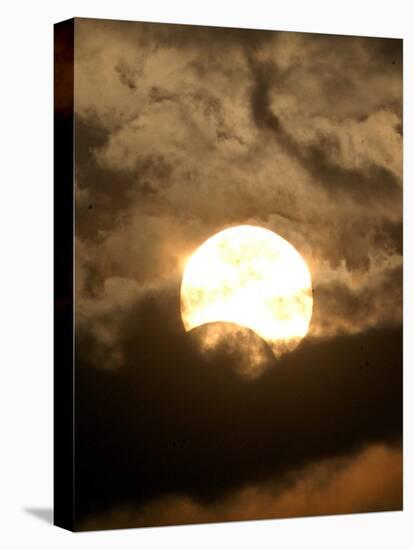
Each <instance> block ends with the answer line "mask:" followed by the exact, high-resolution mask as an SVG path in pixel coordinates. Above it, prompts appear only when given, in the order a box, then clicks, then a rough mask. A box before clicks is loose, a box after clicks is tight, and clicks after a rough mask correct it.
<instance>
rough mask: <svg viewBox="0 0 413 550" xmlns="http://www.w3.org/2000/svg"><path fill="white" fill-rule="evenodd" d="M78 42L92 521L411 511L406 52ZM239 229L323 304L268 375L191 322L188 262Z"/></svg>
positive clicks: (82, 483)
mask: <svg viewBox="0 0 413 550" xmlns="http://www.w3.org/2000/svg"><path fill="white" fill-rule="evenodd" d="M76 40H77V43H76V59H75V110H76V121H75V122H76V126H75V148H76V157H75V161H76V346H77V364H76V389H77V398H76V407H77V410H76V422H77V441H76V453H77V457H76V458H77V470H76V494H77V500H78V502H77V510H78V521H79V522H80V524H82V525H85V524H84V523H83V522H86V521H88V520H87V518H99V517H101V518H106V520H105V521H107V526H109V525H114V526H115V525H116V522H117V521H118V522H119V524H123V523H124V522H127V521H129V520H131V521H132V518H133V521H134V522H135V521H142V522H147V523H151V522H152V521H155V519H154V518H155V517H159V518H160V519H159V521H165V522H166V523H167V522H169V521H179V517H180V518H188V520H191V518H192V519H194V520H195V521H203V520H204V519H203V518H217V517H218V516H219V517H220V518H222V517H227V518H230V517H234V518H235V516H236V515H237V514H238V517H242V514H243V513H245V514H252V515H253V514H257V515H258V516H259V517H262V516H263V515H264V514H265V510H266V509H268V510H270V511H271V514H274V515H277V516H279V517H283V515H294V513H295V512H294V510H295V511H296V512H297V514H307V513H311V514H313V513H315V514H317V513H335V512H342V511H352V510H358V511H365V510H376V509H389V508H393V507H396V508H397V507H398V506H399V504H400V493H399V492H398V491H399V478H400V469H398V466H397V464H398V460H399V454H398V453H397V452H396V454H394V451H393V450H390V449H389V448H388V445H390V444H393V443H394V442H396V443H397V442H399V440H400V434H401V344H402V338H401V322H402V300H401V293H402V277H401V275H402V273H401V272H402V127H401V124H402V76H401V75H402V73H401V69H402V66H401V65H402V56H401V53H402V52H401V41H399V40H388V39H368V38H359V37H333V36H320V35H311V34H300V33H284V32H275V33H271V32H265V31H246V30H239V29H230V30H228V29H211V28H202V27H191V26H180V25H177V26H175V25H173V26H172V25H159V24H138V23H128V22H100V21H94V20H77V22H76ZM238 224H251V225H258V226H262V227H265V228H267V229H270V230H272V231H275V232H276V233H278V234H279V235H281V236H282V237H284V238H285V239H287V240H288V241H289V242H291V243H292V244H293V245H294V246H295V247H296V248H297V250H298V251H299V252H300V253H301V254H302V256H303V257H304V259H305V260H306V262H307V264H308V266H309V268H310V271H311V274H312V280H313V287H314V314H313V320H312V325H311V329H310V333H309V335H308V337H307V338H306V339H305V340H304V341H302V343H301V344H300V346H299V347H298V348H297V349H296V350H294V351H293V352H291V353H290V354H288V355H285V356H284V357H283V358H282V359H281V360H280V361H278V362H274V361H273V359H272V358H271V357H270V358H269V359H268V361H269V362H270V363H271V364H270V365H269V368H267V369H266V370H265V371H264V372H262V375H261V376H259V377H255V378H254V377H249V378H248V377H245V376H244V377H243V376H240V375H239V372H240V370H241V371H243V372H244V373H245V369H247V370H248V367H249V366H251V364H248V360H249V359H251V356H248V353H247V354H245V346H243V345H241V340H242V334H241V335H238V336H235V337H234V338H233V339H232V340H231V341H230V340H227V341H225V340H224V341H223V343H222V345H219V346H217V347H215V348H214V349H212V350H210V351H208V353H203V352H202V349H201V348H200V346H199V342H198V341H197V337H196V334H195V332H194V333H189V334H187V333H185V331H184V330H183V326H182V321H181V319H180V311H179V310H180V307H179V306H180V304H179V287H180V282H181V277H182V272H183V269H184V265H185V261H186V259H187V258H188V256H189V255H190V254H191V253H192V252H193V251H194V250H195V249H196V248H197V247H198V246H199V245H201V244H202V243H203V242H204V241H205V240H206V239H207V238H208V237H210V236H211V235H213V234H215V233H217V232H218V231H220V230H222V229H224V228H226V227H229V226H232V225H238ZM241 332H242V331H241ZM244 336H245V334H244ZM240 338H241V340H240ZM244 340H245V341H246V342H247V348H248V350H249V352H251V350H252V349H255V350H258V351H257V353H258V355H259V354H263V355H264V356H265V355H266V348H265V344H263V342H262V341H261V340H259V339H258V337H257V336H256V335H255V334H253V333H248V334H247V335H246V338H245V339H244ZM246 358H247V364H246V363H245V361H246ZM383 445H384V446H385V448H383ZM362 449H365V451H363V450H362ZM350 456H352V457H353V458H352V459H348V458H345V457H350ZM337 461H338V462H337ZM343 461H344V463H343ZM375 464H379V465H380V467H378V469H377V470H375V469H374V468H375ZM336 467H337V468H336ZM317 468H318V469H317ZM331 468H332V469H333V470H334V475H333V474H332V473H331V472H332V470H331ZM320 471H321V472H324V471H325V475H326V477H327V481H326V484H325V486H322V487H320V486H319V485H317V490H316V491H315V492H314V493H312V489H313V488H314V483H318V481H317V482H316V480H319V479H320V476H321V477H323V476H324V474H323V475H321V474H320V473H319V472H320ZM382 471H386V473H387V472H388V473H389V476H388V477H386V481H385V486H384V487H382V488H381V489H380V487H379V485H378V481H377V480H378V479H380V476H381V472H382ZM317 472H318V473H317ZM370 473H371V476H370ZM330 474H331V475H330ZM393 474H394V475H393ZM291 476H292V477H291ZM286 480H289V481H288V483H287V482H286ZM306 480H307V481H306ZM284 483H285V485H283V484H284ZM308 487H309V488H310V489H311V490H309V491H307V488H308ZM347 487H348V489H349V490H348V492H347V491H346V489H347ZM306 491H307V492H306ZM380 491H381V492H380ZM351 492H352V493H351ZM308 493H309V494H308ZM350 493H351V494H353V495H354V501H353V500H352V496H351V494H350ZM367 493H369V494H371V495H372V496H371V499H370V500H369V498H367V497H366V498H367V500H365V499H364V496H363V495H365V494H367ZM334 494H338V495H340V499H339V501H337V503H335V501H334V498H333V496H334ZM317 495H319V496H320V499H319V500H317ZM130 503H132V505H133V510H131V508H130V507H129V506H130ZM254 503H255V504H254ZM132 505H131V506H132ZM254 506H255V508H254ZM171 507H172V508H174V509H176V510H177V511H178V512H179V513H178V512H177V514H178V516H179V517H178V518H176V517H175V518H174V517H173V516H172V515H171ZM124 508H125V510H126V511H125V512H122V509H124ZM108 510H114V512H113V513H114V514H118V512H116V510H120V512H119V514H120V515H116V518H117V519H114V518H115V516H113V517H112V515H111V514H112V512H108V513H109V515H107V514H106V513H105V511H108ZM226 510H227V512H226ZM243 511H244V512H243ZM100 514H103V515H102V516H100ZM124 514H126V516H125V515H124ZM225 514H227V515H225ZM231 514H233V516H231ZM125 518H126V519H125ZM128 518H129V519H128ZM91 521H92V520H91ZM96 521H98V519H96ZM99 521H100V520H99ZM102 521H103V520H102ZM134 524H135V523H134ZM89 525H90V524H89Z"/></svg>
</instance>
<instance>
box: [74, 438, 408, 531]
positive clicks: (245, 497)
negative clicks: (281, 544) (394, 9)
mask: <svg viewBox="0 0 413 550" xmlns="http://www.w3.org/2000/svg"><path fill="white" fill-rule="evenodd" d="M402 469H403V468H402V453H401V451H400V450H399V449H397V448H392V447H388V446H380V445H372V446H370V447H367V448H366V449H364V450H363V451H361V452H360V453H358V454H355V455H354V456H350V457H345V458H343V457H342V458H340V459H333V460H328V461H321V462H319V463H317V464H312V465H311V466H307V467H306V468H303V469H301V470H298V471H291V472H289V473H288V474H287V475H286V476H285V477H283V478H281V479H278V480H276V481H271V482H267V483H265V484H258V485H247V486H245V487H243V488H241V489H238V490H236V491H234V492H232V493H229V494H228V495H227V496H226V497H225V498H224V499H222V500H215V501H212V502H199V501H197V500H195V499H194V498H191V497H190V496H188V495H185V496H176V495H170V496H167V497H164V498H159V499H156V500H153V501H151V502H149V503H148V504H146V505H145V506H143V507H142V506H141V507H139V506H135V507H134V506H133V505H129V506H121V507H118V508H112V509H111V510H109V511H108V512H105V513H102V514H97V515H95V516H92V517H89V518H88V519H87V520H86V521H84V522H83V523H82V524H81V526H80V529H81V530H91V529H112V528H115V529H116V528H117V529H119V528H127V527H138V526H155V525H176V524H178V525H180V524H184V523H205V522H219V521H240V520H245V519H250V518H251V517H254V518H255V519H270V518H290V517H296V516H317V515H322V514H345V513H347V514H348V513H362V512H371V511H374V512H381V511H388V510H400V509H401V507H402V502H403V496H402V492H403V483H402ZM377 480H380V482H379V483H378V481H377Z"/></svg>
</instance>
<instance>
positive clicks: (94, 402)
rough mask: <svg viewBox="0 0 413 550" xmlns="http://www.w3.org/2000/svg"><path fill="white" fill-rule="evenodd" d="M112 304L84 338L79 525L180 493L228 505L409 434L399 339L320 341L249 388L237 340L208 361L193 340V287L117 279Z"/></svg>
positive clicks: (79, 385)
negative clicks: (189, 311) (188, 329)
mask: <svg viewBox="0 0 413 550" xmlns="http://www.w3.org/2000/svg"><path fill="white" fill-rule="evenodd" d="M115 283H116V284H115ZM133 294H134V296H135V297H134V299H130V296H131V295H133ZM104 304H105V306H104V307H103V304H102V306H100V308H103V309H99V310H97V311H95V312H94V316H93V320H92V318H90V317H89V318H88V317H87V316H85V317H84V318H82V319H81V322H79V325H78V328H77V332H76V349H77V364H76V429H77V440H76V453H77V455H76V456H77V470H76V472H77V473H76V494H77V499H78V502H77V509H78V513H79V520H81V519H82V518H85V517H86V516H87V515H88V514H90V513H92V512H94V511H98V510H104V509H105V508H107V507H108V506H114V505H117V504H118V503H122V502H128V501H130V500H134V502H136V503H137V504H139V505H140V504H143V503H145V502H147V501H149V500H152V499H154V498H157V497H160V496H162V495H165V494H170V493H175V492H177V491H178V492H182V493H184V494H187V495H189V496H191V497H193V498H194V499H196V500H199V499H201V500H202V499H204V498H207V499H214V498H220V497H222V496H223V495H224V494H226V493H227V492H228V491H231V490H235V489H236V488H237V487H239V486H242V485H244V484H248V485H251V484H252V485H255V484H257V483H264V482H266V480H268V479H270V478H272V477H274V476H276V475H282V474H283V473H284V472H286V471H287V470H290V469H292V468H293V469H296V468H301V467H304V466H305V465H306V464H309V463H312V462H317V461H319V460H323V459H328V457H334V456H336V455H340V454H346V453H347V454H348V453H352V452H354V451H356V450H357V449H358V448H360V447H362V446H365V445H368V444H370V443H374V442H377V441H383V442H385V441H397V440H398V439H399V437H400V433H401V402H402V401H401V383H402V378H401V377H402V368H401V364H402V353H401V342H402V338H401V331H400V330H399V329H391V328H388V329H381V330H378V329H372V330H370V331H367V332H363V333H359V334H357V335H351V336H341V337H339V336H336V337H335V338H334V339H329V338H326V339H323V338H321V339H320V338H317V339H316V338H308V339H306V340H303V341H302V343H301V344H300V345H299V346H298V348H296V349H295V350H294V351H292V352H291V353H289V354H288V355H285V356H283V357H282V358H281V359H279V360H278V361H277V362H275V363H274V364H273V365H272V368H268V369H267V370H265V371H264V372H263V373H262V375H261V376H259V377H257V378H245V377H243V376H240V375H239V369H240V367H241V366H242V361H243V360H245V357H244V356H243V354H244V352H245V350H244V349H243V347H242V346H238V345H237V342H235V341H233V342H231V341H230V342H228V345H226V344H225V342H223V343H222V345H220V346H219V347H217V348H214V349H213V350H211V351H210V352H209V353H207V354H205V353H203V352H202V350H201V349H200V347H199V345H198V343H197V338H196V337H195V336H196V335H195V334H194V335H192V333H189V334H188V333H185V331H184V328H183V326H182V323H181V320H180V318H179V307H177V305H178V304H179V288H176V287H169V286H167V285H165V286H164V287H160V288H157V289H153V290H152V291H150V292H149V291H146V292H143V293H139V292H138V291H137V289H136V288H135V289H127V291H126V289H125V288H124V286H123V284H122V281H121V280H118V281H113V284H112V286H111V287H108V288H107V289H106V298H105V300H104ZM105 308H107V309H105ZM88 311H90V309H88ZM252 337H254V335H253V334H252V335H251V338H252ZM255 338H258V337H255Z"/></svg>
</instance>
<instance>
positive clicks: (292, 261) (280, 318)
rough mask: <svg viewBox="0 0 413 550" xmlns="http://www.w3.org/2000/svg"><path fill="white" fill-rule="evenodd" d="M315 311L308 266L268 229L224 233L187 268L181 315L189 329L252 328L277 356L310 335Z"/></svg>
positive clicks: (208, 242)
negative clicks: (209, 325) (213, 325)
mask: <svg viewBox="0 0 413 550" xmlns="http://www.w3.org/2000/svg"><path fill="white" fill-rule="evenodd" d="M312 309H313V295H312V284H311V274H310V271H309V269H308V266H307V264H306V262H305V261H304V259H303V258H302V256H301V255H300V254H299V253H298V251H297V250H296V249H295V248H294V247H293V246H292V245H291V244H290V243H289V242H288V241H286V240H285V239H283V238H282V237H280V236H279V235H277V234H276V233H274V232H272V231H269V230H268V229H264V228H262V227H255V226H251V225H240V226H236V227H231V228H229V229H225V230H223V231H220V232H219V233H217V234H215V235H213V236H212V237H211V238H209V239H208V240H206V241H205V242H204V243H203V244H202V245H201V246H200V247H199V248H198V249H197V250H195V252H194V253H193V254H192V255H191V256H190V258H189V259H188V261H187V263H186V265H185V269H184V273H183V278H182V285H181V315H182V321H183V324H184V327H185V330H187V331H189V330H191V329H193V328H195V327H198V326H201V325H204V324H207V323H216V322H224V323H235V324H237V325H240V326H243V327H246V328H249V329H251V330H253V331H254V332H255V333H256V334H258V335H259V336H260V337H261V338H263V339H264V340H265V341H266V342H267V343H268V344H269V345H270V347H271V349H272V350H273V353H274V354H275V355H276V356H279V355H281V354H282V353H284V352H285V351H289V350H291V349H293V348H294V347H296V345H297V344H298V343H299V341H300V340H301V339H302V338H303V337H304V336H305V335H306V334H307V332H308V329H309V325H310V321H311V315H312Z"/></svg>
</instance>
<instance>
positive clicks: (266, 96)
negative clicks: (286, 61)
mask: <svg viewBox="0 0 413 550" xmlns="http://www.w3.org/2000/svg"><path fill="white" fill-rule="evenodd" d="M251 65H252V69H253V71H254V75H255V79H254V86H253V90H252V93H251V110H252V114H253V116H254V119H255V121H256V123H257V125H258V127H260V128H263V129H266V130H269V131H271V132H272V133H273V134H274V136H275V137H276V139H277V141H278V143H279V144H280V145H281V147H282V148H283V149H285V151H286V152H287V154H288V155H291V156H292V157H293V158H294V159H296V160H297V161H298V162H299V163H300V164H301V165H302V166H303V168H304V169H305V170H306V171H308V173H309V174H311V176H312V179H311V181H312V182H313V184H314V185H318V186H321V187H322V189H323V190H324V191H325V192H327V193H328V195H329V196H330V197H331V198H335V199H336V200H342V199H343V198H346V196H347V195H349V196H351V197H352V198H353V200H354V201H355V202H361V201H362V202H363V204H365V205H366V206H367V207H368V206H370V204H371V203H373V204H374V203H377V202H378V203H382V202H383V201H391V202H396V203H401V198H402V191H401V188H400V185H399V180H398V178H397V177H396V176H395V175H394V174H393V173H392V172H391V171H390V170H388V169H385V168H383V167H380V166H375V165H373V164H372V165H368V166H366V167H365V168H363V169H356V168H351V169H350V168H346V167H343V166H340V165H339V164H338V163H337V162H335V161H334V156H336V154H337V152H338V151H339V148H340V144H339V142H338V140H337V139H335V138H334V137H329V136H327V135H321V136H320V137H319V138H318V139H317V140H316V141H314V142H312V143H311V144H310V145H308V146H307V147H305V146H304V145H303V144H302V143H299V142H297V141H296V140H295V139H294V137H293V135H291V134H290V133H289V132H288V128H286V127H285V125H284V124H283V123H282V122H281V121H280V119H279V117H278V116H277V114H276V113H274V112H273V110H272V108H271V98H270V92H271V90H272V88H273V87H275V88H276V87H277V83H278V82H279V81H284V80H285V79H286V78H288V75H286V74H285V72H283V71H280V70H279V69H278V67H277V65H276V64H275V63H274V62H270V63H268V62H267V63H256V62H255V61H252V62H251ZM344 87H346V86H345V83H344V84H343V88H344ZM347 87H348V86H347Z"/></svg>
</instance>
